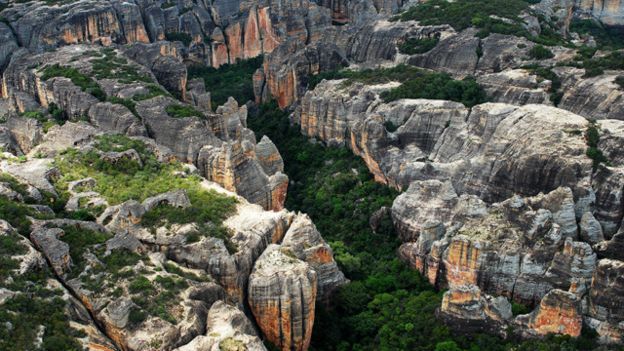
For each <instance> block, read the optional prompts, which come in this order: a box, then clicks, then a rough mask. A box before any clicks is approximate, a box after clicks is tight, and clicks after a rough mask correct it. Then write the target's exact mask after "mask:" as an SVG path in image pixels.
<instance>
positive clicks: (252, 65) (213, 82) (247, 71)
mask: <svg viewBox="0 0 624 351" xmlns="http://www.w3.org/2000/svg"><path fill="white" fill-rule="evenodd" d="M262 61H263V57H262V56H258V57H256V58H252V59H248V60H244V61H239V62H237V63H236V64H229V65H223V66H221V67H219V68H212V67H206V66H191V67H189V68H188V76H189V80H190V79H193V78H202V79H203V80H204V82H205V84H206V89H207V90H208V91H210V97H211V99H212V105H213V106H214V107H216V106H220V105H223V104H224V103H225V102H226V101H227V99H228V98H229V97H230V96H231V97H233V98H234V99H236V101H238V103H239V104H244V103H246V102H247V101H249V100H253V99H254V92H253V82H252V77H253V74H254V72H256V70H257V69H258V68H260V66H262Z"/></svg>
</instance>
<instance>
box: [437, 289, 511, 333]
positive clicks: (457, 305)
mask: <svg viewBox="0 0 624 351" xmlns="http://www.w3.org/2000/svg"><path fill="white" fill-rule="evenodd" d="M440 317H441V318H442V320H443V321H444V322H445V323H446V324H449V325H452V326H454V328H455V329H457V330H461V332H462V333H470V332H477V331H483V330H487V331H489V332H491V333H494V334H500V335H501V336H506V334H505V332H503V327H504V326H505V325H506V323H507V321H509V320H510V319H511V317H512V314H511V304H510V303H509V301H507V299H505V298H504V297H497V298H493V297H491V296H488V295H485V296H483V294H482V293H481V290H480V289H479V288H478V287H477V286H474V285H463V286H460V287H457V288H453V289H451V290H449V291H447V292H446V293H444V298H443V300H442V306H441V307H440Z"/></svg>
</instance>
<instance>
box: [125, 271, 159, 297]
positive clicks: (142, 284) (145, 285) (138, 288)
mask: <svg viewBox="0 0 624 351" xmlns="http://www.w3.org/2000/svg"><path fill="white" fill-rule="evenodd" d="M128 290H129V291H130V292H131V293H132V294H139V293H141V294H145V295H151V294H153V292H154V286H153V285H152V282H151V281H150V280H149V279H147V278H146V277H144V276H142V275H140V276H138V277H136V278H135V279H134V280H133V281H132V282H131V283H130V285H128Z"/></svg>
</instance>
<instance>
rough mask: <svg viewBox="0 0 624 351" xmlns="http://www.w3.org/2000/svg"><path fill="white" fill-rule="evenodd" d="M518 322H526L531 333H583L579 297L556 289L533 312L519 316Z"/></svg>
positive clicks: (572, 334) (574, 334)
mask: <svg viewBox="0 0 624 351" xmlns="http://www.w3.org/2000/svg"><path fill="white" fill-rule="evenodd" d="M515 322H516V323H518V324H521V325H522V324H526V326H527V328H528V329H527V331H528V332H529V333H535V334H537V335H547V334H564V335H570V336H572V337H577V336H579V335H581V328H582V326H583V318H582V316H581V306H580V300H579V299H578V297H577V296H576V295H575V294H573V293H570V292H567V291H563V290H559V289H555V290H552V291H550V292H549V293H548V294H546V295H545V296H544V298H543V299H542V301H541V302H540V304H539V306H538V307H537V308H536V309H535V311H533V312H531V314H528V315H525V316H519V317H518V318H516V320H515Z"/></svg>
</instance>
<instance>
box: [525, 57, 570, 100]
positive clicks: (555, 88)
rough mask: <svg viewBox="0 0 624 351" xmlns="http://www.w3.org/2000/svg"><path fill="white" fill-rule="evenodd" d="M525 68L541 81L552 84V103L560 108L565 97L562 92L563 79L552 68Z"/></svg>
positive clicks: (532, 66) (534, 66)
mask: <svg viewBox="0 0 624 351" xmlns="http://www.w3.org/2000/svg"><path fill="white" fill-rule="evenodd" d="M524 68H525V69H528V70H530V71H531V73H533V74H535V75H537V76H538V78H539V79H540V80H544V79H547V80H550V81H551V82H552V85H551V93H550V101H552V103H553V104H554V105H555V106H558V105H559V103H560V102H561V98H562V97H563V92H562V91H561V78H559V76H558V75H556V74H555V72H553V71H552V69H551V68H546V67H541V66H538V65H531V66H527V67H524Z"/></svg>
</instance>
